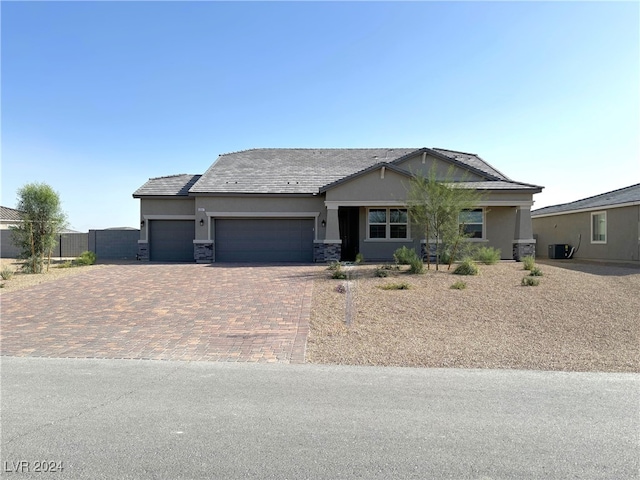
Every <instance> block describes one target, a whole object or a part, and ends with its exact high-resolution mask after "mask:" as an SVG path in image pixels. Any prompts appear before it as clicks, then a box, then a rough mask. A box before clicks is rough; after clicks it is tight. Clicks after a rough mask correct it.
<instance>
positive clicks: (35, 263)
mask: <svg viewBox="0 0 640 480" xmlns="http://www.w3.org/2000/svg"><path fill="white" fill-rule="evenodd" d="M22 262H23V263H22V265H21V266H20V270H22V271H23V272H24V273H42V272H43V270H44V260H43V259H42V257H39V256H37V255H34V256H31V257H28V258H24V259H22Z"/></svg>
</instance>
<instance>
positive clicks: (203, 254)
mask: <svg viewBox="0 0 640 480" xmlns="http://www.w3.org/2000/svg"><path fill="white" fill-rule="evenodd" d="M193 258H194V259H195V261H196V263H213V262H214V261H215V253H214V249H213V242H207V243H194V244H193Z"/></svg>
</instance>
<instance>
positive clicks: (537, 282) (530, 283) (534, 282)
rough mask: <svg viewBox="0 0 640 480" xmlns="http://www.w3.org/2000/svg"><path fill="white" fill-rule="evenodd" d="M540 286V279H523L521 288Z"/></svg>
mask: <svg viewBox="0 0 640 480" xmlns="http://www.w3.org/2000/svg"><path fill="white" fill-rule="evenodd" d="M538 285H540V279H538V278H536V277H523V279H522V286H524V287H537V286H538Z"/></svg>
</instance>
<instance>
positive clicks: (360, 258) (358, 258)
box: [354, 253, 364, 265]
mask: <svg viewBox="0 0 640 480" xmlns="http://www.w3.org/2000/svg"><path fill="white" fill-rule="evenodd" d="M354 263H355V264H356V265H360V264H361V263H364V256H363V255H362V254H361V253H358V254H357V255H356V261H355V262H354Z"/></svg>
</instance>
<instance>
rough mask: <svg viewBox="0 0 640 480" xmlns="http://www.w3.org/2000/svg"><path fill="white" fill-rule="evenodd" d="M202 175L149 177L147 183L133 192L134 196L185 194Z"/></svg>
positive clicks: (184, 174)
mask: <svg viewBox="0 0 640 480" xmlns="http://www.w3.org/2000/svg"><path fill="white" fill-rule="evenodd" d="M201 176H202V175H188V174H186V173H183V174H180V175H169V176H167V177H156V178H150V179H149V180H148V181H147V183H145V184H144V185H142V186H141V187H140V188H139V189H137V190H136V191H135V192H133V196H134V198H137V197H143V196H144V197H147V196H149V197H155V196H185V197H186V196H187V195H189V189H190V188H191V187H192V186H193V185H194V184H195V183H196V182H197V181H198V180H199V179H200V177H201Z"/></svg>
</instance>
